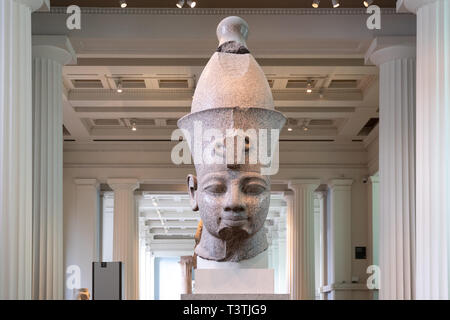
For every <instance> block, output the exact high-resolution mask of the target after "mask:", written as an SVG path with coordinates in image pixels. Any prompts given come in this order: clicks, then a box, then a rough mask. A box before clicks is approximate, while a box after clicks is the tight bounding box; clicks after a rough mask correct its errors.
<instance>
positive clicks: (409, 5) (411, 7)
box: [397, 0, 439, 13]
mask: <svg viewBox="0 0 450 320" xmlns="http://www.w3.org/2000/svg"><path fill="white" fill-rule="evenodd" d="M436 1H439V0H397V11H398V12H405V11H406V12H407V11H409V12H412V13H417V10H419V9H420V8H422V7H423V6H426V5H428V4H430V3H433V2H436Z"/></svg>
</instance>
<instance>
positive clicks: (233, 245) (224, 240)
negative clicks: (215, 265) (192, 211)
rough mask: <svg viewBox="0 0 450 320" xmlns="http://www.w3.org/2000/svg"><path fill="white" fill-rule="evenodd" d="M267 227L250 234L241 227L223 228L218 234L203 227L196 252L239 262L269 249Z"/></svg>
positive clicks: (213, 258) (216, 258)
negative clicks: (213, 233)
mask: <svg viewBox="0 0 450 320" xmlns="http://www.w3.org/2000/svg"><path fill="white" fill-rule="evenodd" d="M265 231H266V230H265V228H261V229H260V230H258V231H257V232H256V233H255V234H252V235H251V234H249V233H248V232H247V231H246V230H244V229H241V228H229V227H226V228H223V229H221V230H220V231H219V234H218V236H219V237H217V236H215V235H212V234H211V233H210V232H209V231H208V230H207V229H206V228H203V230H202V235H201V238H200V242H199V243H198V245H197V247H196V248H195V253H196V254H197V255H198V256H199V257H201V258H203V259H206V260H214V261H218V262H225V261H228V262H239V261H242V260H247V259H251V258H253V257H255V256H257V255H258V254H260V253H261V252H263V251H264V250H266V249H267V247H268V243H267V238H266V232H265Z"/></svg>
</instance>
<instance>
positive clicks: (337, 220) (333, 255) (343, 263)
mask: <svg viewBox="0 0 450 320" xmlns="http://www.w3.org/2000/svg"><path fill="white" fill-rule="evenodd" d="M352 183H353V180H351V179H333V180H331V181H330V182H329V197H330V208H329V211H330V225H329V226H328V227H327V228H328V230H329V237H330V239H329V241H328V243H329V244H330V247H329V248H328V250H329V252H330V256H329V257H330V261H328V268H329V269H330V270H329V272H328V274H329V275H330V279H328V285H331V286H333V285H339V284H342V283H347V284H348V283H351V281H352ZM330 298H331V300H334V299H341V298H345V296H339V295H337V294H336V292H335V291H332V292H331V296H330Z"/></svg>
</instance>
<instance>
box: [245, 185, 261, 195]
mask: <svg viewBox="0 0 450 320" xmlns="http://www.w3.org/2000/svg"><path fill="white" fill-rule="evenodd" d="M243 191H244V193H246V194H251V195H259V194H261V193H263V192H264V191H266V188H265V187H264V186H262V185H260V184H257V183H252V184H248V185H246V186H245V187H244V190H243Z"/></svg>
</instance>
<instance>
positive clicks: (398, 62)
mask: <svg viewBox="0 0 450 320" xmlns="http://www.w3.org/2000/svg"><path fill="white" fill-rule="evenodd" d="M367 59H370V60H371V62H372V63H374V64H376V65H377V66H379V68H380V130H379V131H380V139H379V145H380V149H379V159H380V162H379V174H380V233H381V234H380V271H381V279H380V280H381V281H380V299H413V298H414V253H415V120H416V116H415V112H416V110H415V109H416V108H415V107H416V106H415V105H416V97H415V92H416V90H415V89H416V46H415V38H409V37H406V38H405V37H386V38H383V37H381V38H376V39H375V40H374V41H373V42H372V45H371V47H370V49H369V51H368V53H367Z"/></svg>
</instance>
